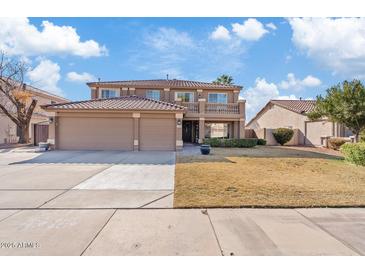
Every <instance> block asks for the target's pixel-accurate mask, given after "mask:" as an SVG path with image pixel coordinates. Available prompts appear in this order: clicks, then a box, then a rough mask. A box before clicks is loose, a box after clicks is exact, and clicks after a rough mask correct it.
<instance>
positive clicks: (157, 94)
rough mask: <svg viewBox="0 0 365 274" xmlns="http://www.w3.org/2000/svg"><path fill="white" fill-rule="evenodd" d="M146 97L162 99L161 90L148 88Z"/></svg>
mask: <svg viewBox="0 0 365 274" xmlns="http://www.w3.org/2000/svg"><path fill="white" fill-rule="evenodd" d="M146 97H147V98H148V99H153V100H158V101H159V100H160V91H159V90H147V91H146Z"/></svg>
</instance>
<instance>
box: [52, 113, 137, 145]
mask: <svg viewBox="0 0 365 274" xmlns="http://www.w3.org/2000/svg"><path fill="white" fill-rule="evenodd" d="M58 147H59V149H75V150H78V149H80V150H108V149H112V150H133V120H132V118H91V117H90V118H77V117H60V118H59V126H58Z"/></svg>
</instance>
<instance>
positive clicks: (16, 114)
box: [0, 53, 37, 144]
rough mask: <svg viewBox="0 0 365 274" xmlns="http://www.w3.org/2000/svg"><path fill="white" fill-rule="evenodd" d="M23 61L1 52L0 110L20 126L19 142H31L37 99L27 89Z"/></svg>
mask: <svg viewBox="0 0 365 274" xmlns="http://www.w3.org/2000/svg"><path fill="white" fill-rule="evenodd" d="M25 72H26V66H25V64H24V63H23V62H21V61H18V60H15V59H9V58H8V57H7V56H6V55H5V54H4V53H0V111H1V112H3V113H4V114H5V115H6V116H8V117H9V118H10V120H11V121H13V122H14V123H15V124H16V125H17V127H18V133H19V143H21V144H24V143H28V142H29V124H30V119H31V118H32V115H33V111H34V108H35V107H36V105H37V100H36V99H35V98H33V97H32V94H31V93H30V92H29V91H27V90H26V85H25V84H24V74H25Z"/></svg>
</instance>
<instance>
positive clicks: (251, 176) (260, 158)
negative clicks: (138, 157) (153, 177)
mask: <svg viewBox="0 0 365 274" xmlns="http://www.w3.org/2000/svg"><path fill="white" fill-rule="evenodd" d="M175 180H176V181H175V194H174V207H314V206H365V167H359V166H355V165H351V164H349V163H347V162H345V161H343V159H342V158H340V157H336V156H331V155H326V154H322V153H315V152H311V151H303V150H297V149H293V148H279V147H257V148H252V149H232V148H231V149H228V148H227V149H225V148H214V149H213V152H212V154H211V155H208V156H203V155H184V154H183V153H182V154H179V155H178V157H177V165H176V179H175Z"/></svg>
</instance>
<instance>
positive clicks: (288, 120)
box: [248, 105, 308, 144]
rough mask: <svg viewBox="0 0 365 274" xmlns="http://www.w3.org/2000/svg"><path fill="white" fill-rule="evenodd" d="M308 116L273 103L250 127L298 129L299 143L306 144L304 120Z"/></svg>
mask: <svg viewBox="0 0 365 274" xmlns="http://www.w3.org/2000/svg"><path fill="white" fill-rule="evenodd" d="M306 120H308V118H307V117H306V116H304V115H301V114H298V113H295V112H293V111H290V110H287V109H284V108H282V107H279V106H276V105H273V106H271V107H270V108H269V109H268V110H267V111H266V112H265V113H264V114H262V115H261V116H260V117H258V118H257V119H256V120H255V121H253V122H252V123H251V124H250V125H249V126H248V128H252V129H255V132H256V130H257V129H262V128H268V129H275V128H279V127H287V128H292V129H298V143H299V144H304V132H305V125H304V122H305V121H306ZM256 134H257V133H256Z"/></svg>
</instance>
